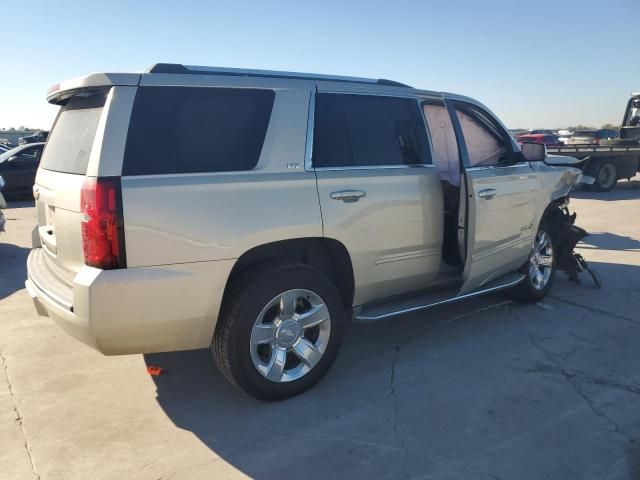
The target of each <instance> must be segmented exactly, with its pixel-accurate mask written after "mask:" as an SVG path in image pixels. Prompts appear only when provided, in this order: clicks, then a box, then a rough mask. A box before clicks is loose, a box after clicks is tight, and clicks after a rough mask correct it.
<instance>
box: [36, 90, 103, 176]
mask: <svg viewBox="0 0 640 480" xmlns="http://www.w3.org/2000/svg"><path fill="white" fill-rule="evenodd" d="M105 99H106V95H105V94H100V95H93V96H91V97H72V98H70V99H69V101H68V102H67V104H66V105H64V106H63V107H62V108H61V109H60V113H59V114H58V118H57V119H56V122H55V124H54V126H53V129H52V130H51V133H50V134H49V138H48V141H47V145H46V148H45V149H44V152H43V154H42V161H41V162H40V166H41V167H42V168H44V169H45V170H53V171H55V172H63V173H72V174H76V175H84V174H85V173H87V165H88V164H89V154H90V153H91V147H92V146H93V139H94V138H95V136H96V130H97V129H98V122H99V121H100V116H101V115H102V110H103V107H104V102H105Z"/></svg>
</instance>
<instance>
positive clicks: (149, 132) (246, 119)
mask: <svg viewBox="0 0 640 480" xmlns="http://www.w3.org/2000/svg"><path fill="white" fill-rule="evenodd" d="M274 97H275V94H274V92H273V91H272V90H248V89H231V88H192V87H140V88H139V89H138V93H137V94H136V99H135V101H134V106H133V112H132V114H131V121H130V123H129V133H128V135H127V146H126V149H125V155H124V164H123V167H122V174H123V175H149V174H170V173H197V172H227V171H241V170H251V169H252V168H254V167H255V166H256V164H257V163H258V159H259V158H260V152H261V151H262V144H263V142H264V138H265V135H266V132H267V126H268V125H269V119H270V117H271V109H272V107H273V100H274Z"/></svg>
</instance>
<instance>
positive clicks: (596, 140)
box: [593, 137, 601, 145]
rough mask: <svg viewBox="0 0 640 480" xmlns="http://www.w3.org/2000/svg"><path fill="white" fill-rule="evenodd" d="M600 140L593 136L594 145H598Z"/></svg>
mask: <svg viewBox="0 0 640 480" xmlns="http://www.w3.org/2000/svg"><path fill="white" fill-rule="evenodd" d="M600 140H601V139H600V137H594V139H593V143H595V144H596V145H600Z"/></svg>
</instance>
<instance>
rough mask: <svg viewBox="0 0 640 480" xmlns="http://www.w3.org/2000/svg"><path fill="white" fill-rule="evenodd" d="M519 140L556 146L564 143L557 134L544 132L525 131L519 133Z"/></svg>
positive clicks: (519, 141) (520, 141)
mask: <svg viewBox="0 0 640 480" xmlns="http://www.w3.org/2000/svg"><path fill="white" fill-rule="evenodd" d="M517 141H518V143H520V144H522V143H524V142H532V143H541V144H543V145H549V146H554V147H555V146H557V145H562V142H561V141H560V139H559V138H558V137H557V136H556V135H553V134H544V133H531V134H528V133H525V134H524V135H518V138H517Z"/></svg>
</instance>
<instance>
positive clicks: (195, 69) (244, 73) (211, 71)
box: [146, 63, 412, 88]
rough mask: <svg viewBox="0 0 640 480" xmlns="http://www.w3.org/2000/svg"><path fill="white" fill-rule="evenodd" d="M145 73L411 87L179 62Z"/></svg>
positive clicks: (344, 78)
mask: <svg viewBox="0 0 640 480" xmlns="http://www.w3.org/2000/svg"><path fill="white" fill-rule="evenodd" d="M146 73H173V74H190V75H226V76H237V77H265V78H290V79H298V80H327V81H331V82H349V83H371V84H378V85H386V86H391V87H404V88H412V87H410V86H409V85H405V84H404V83H400V82H395V81H393V80H386V79H383V78H381V79H374V78H360V77H344V76H340V75H320V74H314V73H299V72H279V71H272V70H249V69H244V68H222V67H201V66H196V65H182V64H180V63H156V64H154V65H151V66H150V67H149V68H148V69H147V71H146Z"/></svg>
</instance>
